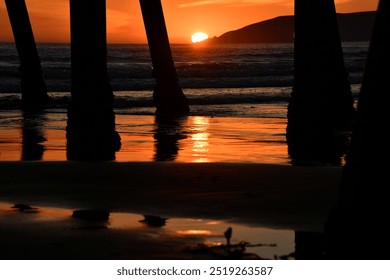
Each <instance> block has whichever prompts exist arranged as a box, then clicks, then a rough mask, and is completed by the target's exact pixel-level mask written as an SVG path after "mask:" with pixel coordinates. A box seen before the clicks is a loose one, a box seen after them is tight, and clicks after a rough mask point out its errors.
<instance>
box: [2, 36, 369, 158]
mask: <svg viewBox="0 0 390 280" xmlns="http://www.w3.org/2000/svg"><path fill="white" fill-rule="evenodd" d="M368 46H369V43H368V42H346V43H344V44H343V50H344V59H345V64H346V68H347V70H348V72H349V74H350V82H351V84H352V91H353V94H354V96H355V97H357V95H358V93H359V89H360V83H361V80H362V73H363V69H364V66H365V60H366V57H367V52H368ZM37 47H38V52H39V55H40V58H41V61H42V68H43V71H44V75H45V78H46V83H47V87H48V91H49V94H50V96H51V97H53V100H55V102H53V105H52V107H50V108H47V109H46V110H45V116H44V123H45V124H44V126H43V125H41V124H39V122H40V118H39V117H33V118H30V120H29V121H27V122H26V118H25V117H23V116H24V115H23V113H22V112H21V111H20V110H19V109H20V106H19V104H20V96H21V95H20V76H19V72H18V66H19V60H18V56H17V52H16V48H15V45H14V44H11V43H0V131H1V132H2V133H1V136H0V160H16V159H18V158H19V157H17V156H15V155H14V156H11V155H10V152H9V151H8V150H9V149H11V150H12V149H14V150H15V151H18V149H19V150H20V149H21V148H20V147H19V148H18V147H16V146H18V145H19V146H20V142H21V141H22V140H21V138H22V137H21V136H20V135H19V136H15V133H14V132H12V133H11V132H10V129H12V128H13V129H18V128H20V127H22V126H23V125H26V123H27V125H28V123H31V124H32V125H33V126H34V125H35V126H37V125H38V126H41V127H45V129H46V130H45V131H46V132H45V133H46V134H47V133H48V134H52V133H53V131H57V132H58V131H64V130H65V126H66V107H67V104H68V103H69V100H70V93H69V92H70V46H69V45H67V44H38V46H37ZM293 51H294V49H293V44H240V45H214V46H207V45H206V46H205V45H197V44H189V45H172V53H173V58H174V61H175V65H176V69H177V73H178V76H179V80H180V85H181V87H182V89H183V91H184V93H185V95H186V96H187V99H188V101H189V104H190V108H191V113H190V117H189V120H188V121H187V122H186V123H185V125H184V127H185V129H184V130H185V131H186V133H187V134H186V135H185V137H184V138H185V139H188V137H189V136H191V137H193V134H191V133H192V132H193V131H197V129H198V130H199V129H200V130H202V129H205V122H207V123H208V124H209V127H208V129H207V131H206V130H205V131H206V132H205V131H203V132H202V133H208V135H209V136H208V137H209V141H210V143H211V142H212V140H213V139H214V141H215V145H217V143H218V142H219V143H224V142H223V141H224V140H231V141H232V142H233V143H238V142H239V144H238V145H239V147H240V149H241V148H242V147H243V145H247V144H248V143H250V145H257V147H258V145H259V144H258V143H259V142H263V143H265V142H274V143H282V144H283V145H285V130H284V129H285V123H286V115H287V104H288V101H289V98H290V93H291V90H292V83H293ZM107 60H108V75H109V78H110V82H111V85H112V88H113V90H114V95H115V102H114V109H115V113H116V116H117V126H118V131H119V133H120V134H121V137H122V151H123V150H126V147H127V145H123V143H126V141H127V140H129V139H130V138H131V139H132V140H129V141H130V142H131V143H129V145H134V144H135V143H137V144H138V146H139V144H140V143H144V142H143V141H146V142H148V143H149V144H152V146H153V143H154V141H155V135H153V133H155V132H156V127H155V124H154V120H153V115H154V111H155V109H154V107H153V102H152V92H153V86H154V79H153V78H152V76H151V69H152V64H151V59H150V55H149V50H148V46H147V45H109V46H108V57H107ZM213 118H218V120H219V126H213V128H211V124H212V123H215V122H216V120H217V119H213ZM37 122H38V124H36V123H37ZM137 122H138V124H137ZM222 122H225V124H224V125H223V126H222V127H220V126H221V123H222ZM243 123H244V124H249V123H250V124H251V125H252V126H245V125H244V126H243V125H242V124H243ZM260 124H264V125H265V126H261V127H257V126H256V125H260ZM267 126H268V127H267ZM238 127H240V128H242V129H244V128H245V127H246V128H247V130H245V131H241V132H237V130H238ZM272 127H273V128H274V129H272ZM275 127H277V128H275ZM168 130H169V129H168ZM232 130H234V132H232ZM229 131H230V133H231V134H229ZM63 133H64V132H63ZM169 133H171V132H169ZM19 134H20V133H19ZM130 134H131V136H129V135H130ZM56 135H57V134H56ZM198 136H199V135H198ZM203 136H204V135H203ZM15 137H16V138H15ZM55 137H58V139H57V138H55ZM55 137H54V138H55V139H57V140H58V141H59V138H64V136H63V135H62V136H61V135H60V136H59V135H57V136H55ZM129 137H130V138H129ZM145 137H146V138H145ZM148 137H149V138H148ZM191 137H190V138H191ZM213 137H217V138H213ZM44 138H45V139H46V140H45V141H46V142H45V147H44V148H45V150H51V151H54V150H55V151H57V150H58V149H60V150H61V152H62V153H63V152H64V149H65V148H64V147H65V144H64V143H63V141H64V140H61V141H62V142H61V144H59V143H57V142H56V141H54V140H53V141H54V142H55V143H54V142H53V141H49V140H47V138H48V137H46V136H45V137H44ZM54 138H53V139H54ZM15 139H16V140H15ZM124 139H125V140H124ZM126 139H127V140H126ZM140 139H141V140H140ZM145 139H148V140H145ZM185 141H186V140H183V141H182V142H185ZM221 141H222V142H221ZM240 141H241V142H240ZM52 142H53V143H52ZM4 143H5V144H4ZM10 143H14V144H15V145H16V146H15V147H14V148H12V147H10ZM50 143H52V144H50ZM210 143H208V145H209V144H210ZM188 144H189V145H190V143H188ZM192 144H193V143H192ZM192 144H191V145H192ZM225 144H226V143H225ZM51 145H54V146H51ZM248 145H249V144H248ZM59 147H60V148H59ZM183 147H184V146H183ZM225 148H226V147H225ZM141 149H142V148H141ZM145 149H149V146H148V147H145ZM6 150H7V151H6ZM130 150H131V151H133V150H134V149H130ZM152 150H153V149H152ZM179 150H180V151H181V153H178V154H177V155H176V156H174V159H178V158H179V159H180V157H179V154H180V155H182V154H183V150H185V149H184V148H179ZM220 150H221V149H220ZM15 153H17V152H15ZM257 153H259V156H256V154H257ZM281 153H286V152H285V151H284V150H283V151H282V152H281ZM209 154H210V153H209ZM230 154H231V156H229V153H225V156H220V154H218V152H216V153H215V155H214V156H213V157H210V156H209V157H207V159H208V160H210V158H212V159H214V160H216V161H218V160H221V161H242V160H244V161H255V162H257V161H267V162H268V161H269V162H273V160H272V159H269V160H268V159H265V158H264V157H263V156H262V155H261V154H263V155H264V151H263V152H261V151H258V152H257V150H256V149H252V150H251V148H250V147H249V146H248V147H246V148H245V153H244V154H242V153H236V154H237V156H236V155H235V154H234V153H230ZM254 155H255V156H254ZM278 157H280V155H278ZM55 158H56V155H53V156H50V159H55ZM63 158H64V155H61V156H60V157H59V159H63ZM117 158H121V156H119V157H117ZM122 158H123V160H136V161H137V160H142V159H145V158H147V160H153V159H155V158H156V156H155V155H148V156H147V157H145V156H144V155H139V157H138V156H135V155H134V151H133V156H131V155H130V154H128V155H127V156H123V157H122ZM200 158H201V159H204V157H200ZM198 159H199V158H198ZM279 159H280V158H279ZM279 159H278V160H276V162H277V163H280V162H283V163H284V162H288V156H287V155H285V156H284V158H283V159H282V160H279ZM183 160H184V161H193V156H192V157H191V156H187V157H184V159H183ZM199 161H202V160H199ZM274 161H275V158H274Z"/></svg>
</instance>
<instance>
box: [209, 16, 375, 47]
mask: <svg viewBox="0 0 390 280" xmlns="http://www.w3.org/2000/svg"><path fill="white" fill-rule="evenodd" d="M375 14H376V12H375V11H371V12H359V13H349V14H337V19H338V22H339V30H340V36H341V40H342V41H369V40H370V38H371V32H372V28H373V25H374V20H375ZM293 36H294V16H280V17H276V18H273V19H269V20H265V21H261V22H258V23H254V24H251V25H248V26H245V27H243V28H240V29H238V30H234V31H229V32H226V33H224V34H222V35H221V36H219V37H214V38H210V39H209V40H207V42H209V43H213V44H242V43H292V42H293Z"/></svg>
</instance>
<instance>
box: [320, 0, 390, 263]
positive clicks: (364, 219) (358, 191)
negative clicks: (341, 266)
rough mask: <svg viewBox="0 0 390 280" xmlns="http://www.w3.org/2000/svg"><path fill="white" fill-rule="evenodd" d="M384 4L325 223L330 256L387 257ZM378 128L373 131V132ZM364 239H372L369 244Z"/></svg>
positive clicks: (389, 42)
mask: <svg viewBox="0 0 390 280" xmlns="http://www.w3.org/2000/svg"><path fill="white" fill-rule="evenodd" d="M389 49H390V2H389V1H388V0H381V1H380V2H379V6H378V11H377V14H376V19H375V24H374V30H373V34H372V37H371V42H370V48H369V52H368V58H367V63H366V67H365V71H364V76H363V82H362V87H361V91H360V94H359V100H358V108H357V118H356V125H355V128H354V131H353V133H352V138H351V147H350V151H349V153H348V156H347V160H346V164H345V167H344V169H343V175H342V178H341V184H340V186H341V193H340V200H339V204H338V206H337V207H336V209H334V211H333V212H332V214H331V215H330V217H329V219H328V223H327V226H326V228H325V229H326V233H327V239H328V241H327V244H328V248H327V253H328V256H327V257H328V258H332V259H364V260H366V259H376V260H379V259H386V260H387V259H388V258H389V257H388V252H389V249H390V242H389V238H388V231H387V225H386V222H385V221H387V219H388V217H389V209H388V208H389V207H388V186H387V184H386V182H387V180H388V174H387V168H386V167H387V161H386V156H385V155H387V154H388V153H389V145H388V139H387V138H388V137H387V136H385V133H384V132H383V131H382V130H386V128H387V127H388V124H389V121H390V120H389V114H388V113H387V110H388V107H389V105H388V102H387V97H386V95H387V94H388V92H389V89H388V80H387V79H388V77H389V75H390V68H389V63H390V53H389ZM378 128H379V130H378ZM370 240H375V244H377V245H375V244H371V243H370Z"/></svg>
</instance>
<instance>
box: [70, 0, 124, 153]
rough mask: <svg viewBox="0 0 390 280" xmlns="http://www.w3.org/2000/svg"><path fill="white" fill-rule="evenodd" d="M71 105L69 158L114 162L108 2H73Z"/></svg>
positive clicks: (115, 136) (115, 137)
mask: <svg viewBox="0 0 390 280" xmlns="http://www.w3.org/2000/svg"><path fill="white" fill-rule="evenodd" d="M70 17H71V64H72V66H71V70H72V87H71V94H72V101H71V104H70V105H69V107H68V125H67V157H68V159H71V160H113V159H115V151H117V150H119V147H120V138H119V135H118V133H117V132H116V131H115V116H114V112H113V100H114V95H113V92H112V89H111V86H110V83H109V79H108V74H107V42H106V41H107V40H106V2H105V0H95V1H93V2H90V1H79V0H71V1H70Z"/></svg>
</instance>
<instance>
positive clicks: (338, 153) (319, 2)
mask: <svg viewBox="0 0 390 280" xmlns="http://www.w3.org/2000/svg"><path fill="white" fill-rule="evenodd" d="M354 114H355V110H354V107H353V97H352V93H351V87H350V83H349V80H348V73H347V71H346V69H345V66H344V58H343V51H342V46H341V40H340V35H339V29H338V23H337V16H336V9H335V5H334V1H333V0H316V1H310V0H295V34H294V85H293V92H292V95H291V99H290V103H289V107H288V126H287V143H288V144H289V153H290V156H292V158H293V160H295V161H296V162H299V161H305V162H310V161H318V162H323V163H328V164H336V165H337V164H340V163H341V157H342V155H343V154H344V153H345V151H346V150H345V149H346V147H347V139H346V137H342V136H343V135H341V134H337V136H335V135H336V134H335V133H334V132H335V131H339V130H347V129H349V125H350V123H351V120H352V119H353V118H354ZM345 136H346V135H345ZM335 137H336V138H335Z"/></svg>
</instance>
